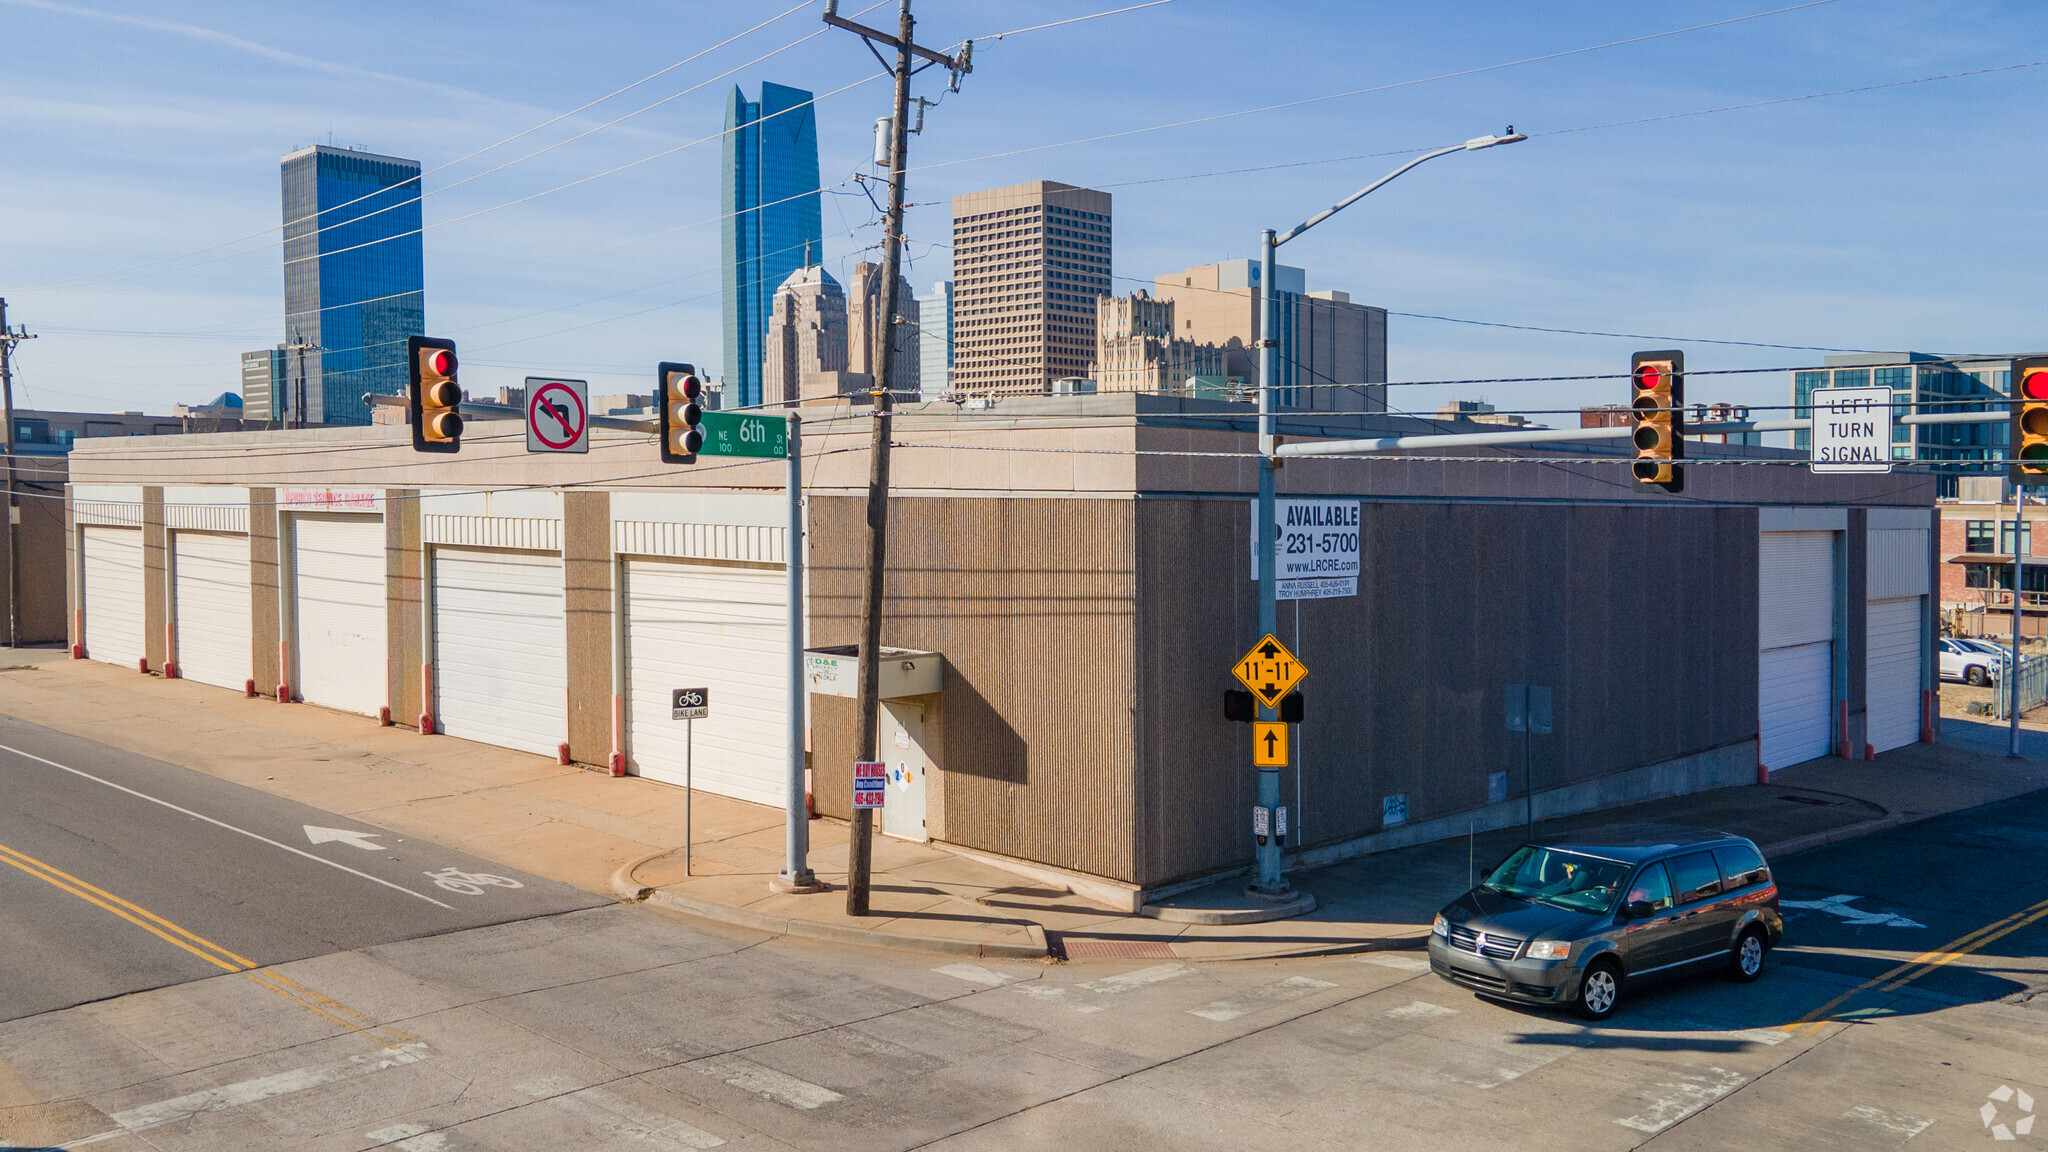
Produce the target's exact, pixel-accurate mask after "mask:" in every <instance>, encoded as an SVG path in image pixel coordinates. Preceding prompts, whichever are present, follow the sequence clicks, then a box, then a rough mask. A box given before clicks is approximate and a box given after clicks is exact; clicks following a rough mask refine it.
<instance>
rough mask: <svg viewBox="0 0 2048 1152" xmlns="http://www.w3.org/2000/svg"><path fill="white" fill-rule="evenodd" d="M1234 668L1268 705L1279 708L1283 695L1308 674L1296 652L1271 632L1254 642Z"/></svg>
mask: <svg viewBox="0 0 2048 1152" xmlns="http://www.w3.org/2000/svg"><path fill="white" fill-rule="evenodd" d="M1231 671H1232V672H1234V673H1236V674H1237V679H1238V682H1239V683H1241V684H1243V685H1244V686H1245V687H1247V688H1249V689H1251V690H1252V695H1254V696H1256V697H1258V698H1259V703H1261V704H1264V705H1265V706H1266V707H1268V708H1278V707H1279V706H1280V699H1281V697H1283V696H1285V695H1287V694H1288V693H1289V692H1292V691H1294V686H1295V685H1296V684H1299V683H1301V681H1302V677H1304V676H1307V675H1308V669H1306V668H1304V667H1302V666H1301V661H1299V660H1296V659H1295V658H1294V653H1292V652H1289V651H1288V650H1287V646H1286V645H1285V644H1282V643H1280V641H1279V640H1278V639H1277V638H1275V637H1274V636H1272V635H1270V634H1269V635H1267V637H1266V638H1265V639H1264V640H1261V641H1259V642H1258V643H1257V644H1254V645H1252V650H1251V651H1249V652H1247V653H1245V654H1244V656H1243V658H1242V659H1240V660H1239V661H1238V662H1237V667H1235V668H1233V669H1231Z"/></svg>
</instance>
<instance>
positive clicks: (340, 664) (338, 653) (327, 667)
mask: <svg viewBox="0 0 2048 1152" xmlns="http://www.w3.org/2000/svg"><path fill="white" fill-rule="evenodd" d="M291 531H292V553H291V554H292V571H293V573H294V574H295V579H294V588H295V594H294V596H293V600H292V616H293V619H294V621H295V622H296V629H297V634H298V641H299V643H298V652H297V656H298V663H299V677H298V695H299V699H301V700H304V701H305V702H306V703H308V704H321V705H325V706H326V707H329V708H339V709H341V710H342V711H344V712H359V713H361V714H363V715H365V716H375V715H376V714H377V711H378V709H380V708H382V707H384V705H385V703H386V699H385V697H386V695H387V692H386V687H387V679H386V668H387V665H388V663H389V661H390V653H389V651H388V649H387V647H386V640H385V637H386V635H387V621H386V607H385V590H384V520H383V518H382V517H380V516H308V515H297V516H293V517H292V529H291Z"/></svg>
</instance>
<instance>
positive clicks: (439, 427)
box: [405, 336, 462, 452]
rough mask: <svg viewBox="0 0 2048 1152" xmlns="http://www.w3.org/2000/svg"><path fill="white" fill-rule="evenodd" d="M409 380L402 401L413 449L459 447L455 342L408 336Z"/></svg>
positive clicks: (459, 394) (459, 403)
mask: <svg viewBox="0 0 2048 1152" xmlns="http://www.w3.org/2000/svg"><path fill="white" fill-rule="evenodd" d="M405 352H406V361H407V363H408V365H409V370H410V375H411V379H410V381H409V382H408V384H407V388H406V396H405V404H406V411H407V413H408V415H409V417H410V422H411V424H412V446H413V450H414V451H416V452H457V451H460V450H461V449H462V412H461V408H462V385H460V384H458V383H457V382H456V380H455V371H456V364H455V341H453V340H441V339H437V338H436V337H433V336H412V337H408V338H407V339H406V342H405Z"/></svg>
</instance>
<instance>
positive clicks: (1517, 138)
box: [1273, 128, 1528, 248]
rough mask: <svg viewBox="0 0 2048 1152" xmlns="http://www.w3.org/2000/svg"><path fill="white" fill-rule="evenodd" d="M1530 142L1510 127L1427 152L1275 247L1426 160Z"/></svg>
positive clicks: (1291, 231)
mask: <svg viewBox="0 0 2048 1152" xmlns="http://www.w3.org/2000/svg"><path fill="white" fill-rule="evenodd" d="M1527 139H1528V137H1527V136H1524V135H1522V134H1521V133H1519V132H1516V131H1515V130H1514V129H1513V128H1509V129H1508V131H1507V135H1505V136H1474V137H1473V138H1472V139H1470V140H1467V141H1465V142H1464V143H1463V144H1453V145H1451V146H1450V147H1449V148H1439V149H1437V150H1436V151H1434V152H1425V153H1423V154H1422V155H1420V156H1417V157H1416V158H1415V159H1413V160H1410V161H1409V162H1407V163H1406V164H1403V165H1401V166H1400V167H1399V168H1396V169H1394V170H1393V171H1392V172H1389V173H1387V174H1386V175H1385V176H1382V177H1380V178H1379V179H1377V180H1375V181H1373V182H1372V183H1370V184H1368V185H1366V186H1365V187H1363V188H1360V189H1359V190H1358V191H1356V192H1353V193H1352V194H1351V195H1349V196H1346V197H1345V198H1344V199H1342V200H1339V201H1338V202H1337V203H1335V204H1333V205H1331V206H1330V207H1329V208H1326V209H1324V210H1323V211H1321V212H1318V213H1316V214H1315V215H1314V216H1311V217H1309V218H1308V219H1307V220H1305V221H1303V222H1302V223H1300V224H1296V225H1295V226H1294V227H1292V228H1289V229H1288V230H1287V231H1286V232H1285V233H1283V234H1281V235H1280V236H1279V237H1278V238H1277V239H1275V240H1274V241H1273V246H1274V247H1276V248H1277V247H1279V246H1280V245H1282V244H1285V243H1287V242H1288V241H1289V240H1292V239H1294V238H1295V237H1296V236H1299V235H1301V234H1302V233H1303V232H1306V231H1308V230H1309V229H1311V228H1313V227H1315V226H1316V225H1318V224H1321V223H1322V222H1323V221H1325V220H1328V219H1329V218H1330V217H1332V216H1335V215H1336V214H1337V213H1339V212H1342V211H1343V210H1345V209H1346V208H1349V207H1351V206H1352V205H1353V204H1356V203H1358V202H1359V201H1360V200H1362V199H1364V198H1365V197H1367V196H1370V195H1371V194H1373V193H1374V192H1377V191H1379V190H1380V189H1381V188H1382V187H1385V186H1386V184H1387V183H1388V182H1389V181H1392V180H1393V179H1394V178H1395V177H1397V176H1400V175H1401V174H1402V173H1404V172H1406V171H1408V170H1409V169H1410V168H1413V167H1415V166H1416V165H1418V164H1420V163H1422V162H1423V161H1425V160H1434V159H1436V158H1437V157H1439V156H1449V155H1450V154H1451V153H1453V152H1475V151H1478V150H1479V149H1481V148H1491V147H1493V146H1495V145H1497V144H1518V143H1520V142H1522V141H1524V140H1527Z"/></svg>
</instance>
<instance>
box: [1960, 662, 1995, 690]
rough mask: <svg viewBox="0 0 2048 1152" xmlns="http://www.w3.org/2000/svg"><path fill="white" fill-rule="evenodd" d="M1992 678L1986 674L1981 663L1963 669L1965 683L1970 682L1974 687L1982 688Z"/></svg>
mask: <svg viewBox="0 0 2048 1152" xmlns="http://www.w3.org/2000/svg"><path fill="white" fill-rule="evenodd" d="M1990 680H1991V677H1989V676H1987V675H1985V674H1984V669H1983V668H1982V667H1981V666H1979V665H1976V664H1972V665H1970V666H1969V667H1968V668H1965V669H1963V683H1965V684H1968V685H1969V686H1970V687H1972V688H1982V687H1983V686H1984V685H1985V684H1987V683H1989V682H1990Z"/></svg>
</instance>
